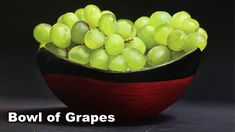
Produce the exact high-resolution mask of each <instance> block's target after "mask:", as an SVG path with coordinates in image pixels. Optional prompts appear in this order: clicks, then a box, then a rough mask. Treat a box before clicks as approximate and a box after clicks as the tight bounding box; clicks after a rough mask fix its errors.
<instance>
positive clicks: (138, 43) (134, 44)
mask: <svg viewBox="0 0 235 132" xmlns="http://www.w3.org/2000/svg"><path fill="white" fill-rule="evenodd" d="M127 47H131V48H134V49H137V50H139V51H140V52H141V53H142V54H144V53H145V51H146V45H145V43H144V41H143V40H141V39H140V38H138V37H135V38H134V39H133V40H132V41H130V42H129V43H127Z"/></svg>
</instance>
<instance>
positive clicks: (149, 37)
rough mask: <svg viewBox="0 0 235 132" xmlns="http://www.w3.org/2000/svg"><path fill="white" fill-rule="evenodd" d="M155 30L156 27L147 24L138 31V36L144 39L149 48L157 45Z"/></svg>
mask: <svg viewBox="0 0 235 132" xmlns="http://www.w3.org/2000/svg"><path fill="white" fill-rule="evenodd" d="M154 31H155V27H153V26H151V25H146V26H144V27H143V28H141V29H140V30H139V31H137V36H138V37H139V38H140V39H141V40H143V41H144V43H145V45H146V47H147V49H151V48H152V47H153V46H154V45H156V42H155V40H154V37H153V34H154Z"/></svg>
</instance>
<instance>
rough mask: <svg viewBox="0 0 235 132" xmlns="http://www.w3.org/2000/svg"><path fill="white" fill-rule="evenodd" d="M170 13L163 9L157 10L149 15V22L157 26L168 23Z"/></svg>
mask: <svg viewBox="0 0 235 132" xmlns="http://www.w3.org/2000/svg"><path fill="white" fill-rule="evenodd" d="M170 20H171V15H170V14H169V13H167V12H165V11H157V12H155V13H153V14H152V15H151V16H150V19H149V23H150V24H151V25H152V26H154V27H158V26H160V25H162V24H165V23H170Z"/></svg>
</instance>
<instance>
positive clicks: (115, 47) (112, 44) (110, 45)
mask: <svg viewBox="0 0 235 132" xmlns="http://www.w3.org/2000/svg"><path fill="white" fill-rule="evenodd" d="M124 47H125V46H124V40H123V39H122V37H121V36H119V35H117V34H112V35H110V36H108V37H107V39H106V40H105V50H106V51H107V53H108V54H109V55H113V56H115V55H118V54H120V53H121V52H122V50H123V48H124Z"/></svg>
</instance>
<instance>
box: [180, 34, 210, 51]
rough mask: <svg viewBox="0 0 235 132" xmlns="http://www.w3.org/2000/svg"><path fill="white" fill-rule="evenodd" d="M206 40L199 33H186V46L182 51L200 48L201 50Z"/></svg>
mask: <svg viewBox="0 0 235 132" xmlns="http://www.w3.org/2000/svg"><path fill="white" fill-rule="evenodd" d="M206 45H207V40H206V39H205V38H204V37H203V36H202V35H201V34H200V33H190V34H188V35H187V41H186V47H185V49H184V51H185V52H186V53H188V52H191V51H193V50H195V49H196V48H200V50H201V51H203V50H204V49H205V47H206Z"/></svg>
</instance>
